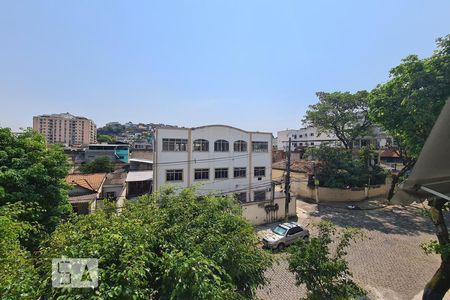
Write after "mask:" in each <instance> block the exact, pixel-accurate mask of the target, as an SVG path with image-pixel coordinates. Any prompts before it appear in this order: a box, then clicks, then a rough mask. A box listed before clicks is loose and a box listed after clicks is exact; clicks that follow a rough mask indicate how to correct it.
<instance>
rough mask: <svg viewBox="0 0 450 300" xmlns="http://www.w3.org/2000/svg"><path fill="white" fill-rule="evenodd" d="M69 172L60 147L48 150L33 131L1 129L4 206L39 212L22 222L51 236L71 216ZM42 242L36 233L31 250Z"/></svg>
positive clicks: (27, 215) (26, 215) (0, 195)
mask: <svg viewBox="0 0 450 300" xmlns="http://www.w3.org/2000/svg"><path fill="white" fill-rule="evenodd" d="M68 170H69V165H68V161H67V157H66V156H65V154H64V152H63V150H62V148H61V147H60V146H56V145H55V146H47V145H46V143H45V140H44V137H43V136H41V135H39V134H37V133H36V132H34V131H32V130H31V129H30V130H27V131H25V132H23V133H20V134H14V133H12V132H11V130H10V129H8V128H0V206H4V205H6V204H7V203H17V202H22V203H23V204H24V205H25V206H27V207H29V206H31V205H33V206H35V207H37V208H38V209H36V210H34V211H33V212H32V213H31V212H28V213H23V214H20V215H18V217H19V221H23V222H27V223H29V224H31V223H36V224H37V225H39V226H40V228H41V229H43V232H46V233H50V232H52V231H53V230H54V228H55V227H56V225H57V224H58V223H59V222H60V220H61V218H64V217H67V216H68V215H69V213H70V212H71V210H72V208H71V206H70V204H69V202H68V196H67V190H68V188H69V187H68V185H67V184H66V183H65V181H64V177H65V176H66V175H67V173H68ZM41 234H42V232H41ZM38 239H39V234H38V232H33V234H32V235H31V236H30V240H29V241H28V243H27V246H28V247H36V246H37V243H38Z"/></svg>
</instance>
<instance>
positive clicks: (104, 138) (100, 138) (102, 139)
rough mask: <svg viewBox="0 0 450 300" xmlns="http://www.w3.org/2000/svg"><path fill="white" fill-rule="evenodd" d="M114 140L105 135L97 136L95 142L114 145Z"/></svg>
mask: <svg viewBox="0 0 450 300" xmlns="http://www.w3.org/2000/svg"><path fill="white" fill-rule="evenodd" d="M115 141H116V140H115V138H114V137H113V136H110V135H107V134H99V135H97V142H99V143H114V142H115Z"/></svg>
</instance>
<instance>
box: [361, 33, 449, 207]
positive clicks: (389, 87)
mask: <svg viewBox="0 0 450 300" xmlns="http://www.w3.org/2000/svg"><path fill="white" fill-rule="evenodd" d="M448 97H450V35H448V36H447V37H445V38H440V39H438V40H437V50H436V51H435V52H434V53H433V55H432V56H431V57H428V58H425V59H419V58H418V57H417V55H410V56H408V57H406V58H405V59H403V60H402V63H401V64H400V65H398V66H397V67H395V68H393V69H392V70H391V72H390V80H389V81H388V82H386V83H384V84H380V85H378V86H377V87H376V88H375V89H374V90H372V91H371V93H370V95H369V107H370V117H371V119H372V120H373V121H374V122H376V123H377V124H378V125H380V126H381V127H383V128H384V129H385V130H387V131H388V132H389V134H391V135H392V136H393V137H394V140H395V141H396V142H397V144H398V146H399V147H398V149H395V150H396V151H397V153H398V155H399V157H400V158H401V159H402V160H403V164H404V168H403V169H402V170H401V171H400V173H399V174H398V175H397V176H393V181H392V187H391V191H390V193H389V196H388V198H389V199H391V198H392V196H393V194H394V187H395V184H397V182H398V180H399V177H401V176H402V175H404V174H405V173H406V172H407V171H408V170H411V169H412V168H413V166H414V164H415V161H416V159H417V157H418V156H419V154H420V151H421V149H422V147H423V145H424V143H425V141H426V139H427V137H428V135H429V134H430V132H431V129H432V128H433V125H434V123H435V121H436V119H437V117H438V116H439V113H440V112H441V109H442V107H443V106H444V103H445V101H446V100H447V98H448Z"/></svg>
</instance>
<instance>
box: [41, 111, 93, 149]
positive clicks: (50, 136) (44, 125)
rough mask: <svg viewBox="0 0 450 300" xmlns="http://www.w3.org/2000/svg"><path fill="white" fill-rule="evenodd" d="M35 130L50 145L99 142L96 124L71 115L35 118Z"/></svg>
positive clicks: (75, 144)
mask: <svg viewBox="0 0 450 300" xmlns="http://www.w3.org/2000/svg"><path fill="white" fill-rule="evenodd" d="M33 129H34V130H36V131H37V132H39V133H41V134H43V135H44V136H45V139H46V141H47V143H49V144H64V145H67V146H77V145H87V144H92V143H95V142H96V141H97V126H96V125H95V123H94V122H93V121H92V120H90V119H87V118H84V117H77V116H73V115H71V114H69V113H62V114H52V115H40V116H34V117H33Z"/></svg>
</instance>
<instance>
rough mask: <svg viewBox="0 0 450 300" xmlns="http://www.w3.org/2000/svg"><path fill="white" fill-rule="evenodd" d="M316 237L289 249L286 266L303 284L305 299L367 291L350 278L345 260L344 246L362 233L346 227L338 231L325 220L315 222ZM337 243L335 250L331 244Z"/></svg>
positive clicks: (352, 295) (353, 296)
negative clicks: (305, 289)
mask: <svg viewBox="0 0 450 300" xmlns="http://www.w3.org/2000/svg"><path fill="white" fill-rule="evenodd" d="M316 226H317V228H318V229H319V234H318V236H317V237H311V238H310V239H309V240H300V241H299V242H298V243H296V244H294V245H293V246H292V247H291V248H290V249H289V253H290V254H291V255H290V257H289V259H288V260H289V270H290V271H291V272H293V273H294V274H295V278H296V281H297V282H296V283H297V285H300V284H305V285H306V288H307V290H308V294H307V299H310V300H322V299H337V300H344V299H345V300H346V299H356V298H357V297H359V296H363V295H365V294H366V292H365V291H364V290H363V289H362V288H361V287H359V286H358V285H357V284H356V283H355V282H354V281H353V280H352V274H351V273H350V271H349V270H348V263H347V261H346V260H345V255H346V254H347V252H346V248H347V247H348V246H349V244H350V242H351V241H353V240H355V239H356V238H358V237H361V236H362V233H361V232H360V231H359V230H357V229H355V228H346V229H344V230H343V231H342V232H340V233H338V232H337V230H336V227H335V226H334V225H333V224H332V223H331V222H328V221H321V222H320V223H319V224H317V225H316ZM332 243H336V244H337V246H336V249H335V251H334V253H331V250H330V245H331V244H332Z"/></svg>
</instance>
